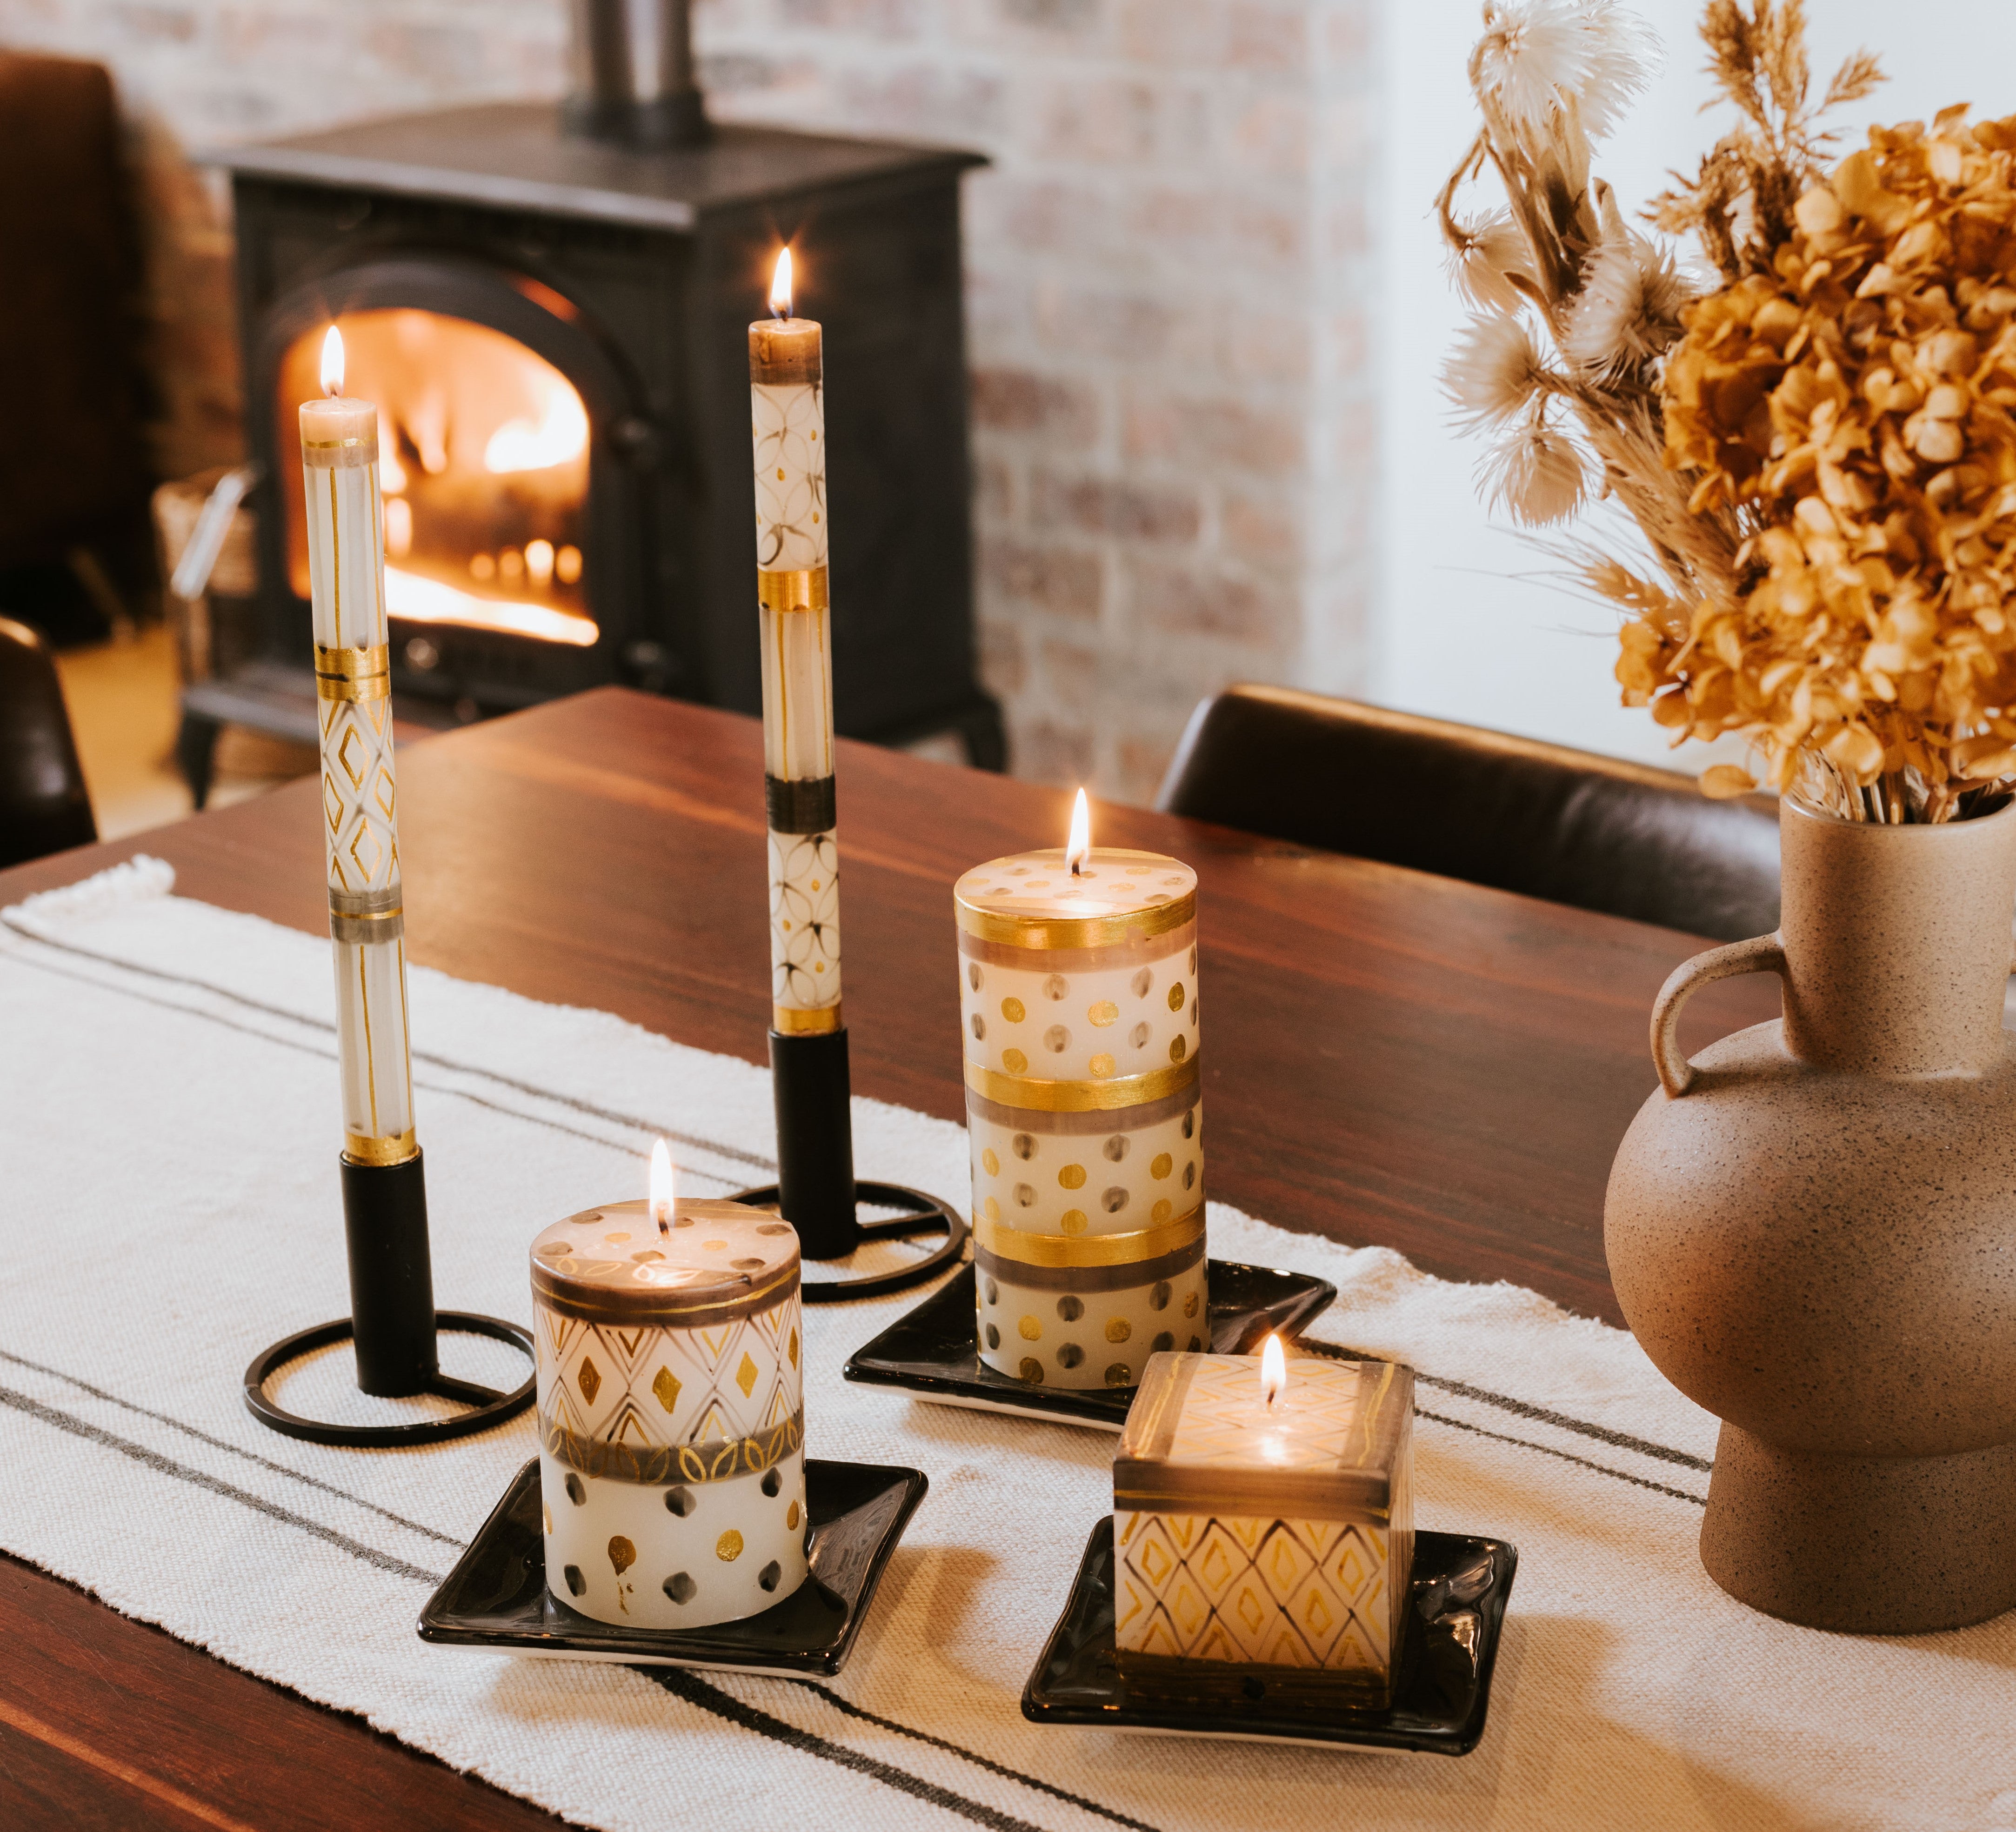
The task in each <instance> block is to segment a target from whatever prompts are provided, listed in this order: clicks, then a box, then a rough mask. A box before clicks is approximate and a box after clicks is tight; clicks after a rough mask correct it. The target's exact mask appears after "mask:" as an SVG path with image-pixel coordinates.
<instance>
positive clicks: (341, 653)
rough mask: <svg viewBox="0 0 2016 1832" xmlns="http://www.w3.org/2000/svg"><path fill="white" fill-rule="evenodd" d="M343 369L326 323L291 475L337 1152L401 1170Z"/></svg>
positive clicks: (382, 776)
mask: <svg viewBox="0 0 2016 1832" xmlns="http://www.w3.org/2000/svg"><path fill="white" fill-rule="evenodd" d="M342 365H343V354H342V340H341V338H340V336H339V334H338V333H337V331H336V329H335V328H334V327H333V326H332V327H331V328H330V331H329V340H328V342H327V344H326V346H325V347H324V351H323V357H322V385H323V387H325V388H326V389H328V390H329V393H330V394H331V395H332V396H333V397H334V398H332V399H329V400H325V401H304V403H303V404H302V405H301V473H302V478H303V481H304V484H305V485H306V488H307V508H308V577H309V581H310V595H311V599H312V603H313V607H314V622H315V685H316V692H317V694H318V696H319V699H318V706H319V714H320V724H321V728H322V842H323V844H322V856H323V858H324V861H325V862H326V866H327V869H328V880H329V935H330V938H331V941H332V943H333V948H334V952H335V959H336V1011H337V1046H338V1054H339V1058H340V1065H341V1071H340V1072H341V1078H342V1089H343V1129H344V1156H345V1157H347V1158H348V1159H349V1161H351V1163H352V1164H369V1165H382V1164H401V1163H403V1162H405V1161H406V1160H408V1159H409V1158H411V1157H413V1156H414V1155H415V1154H416V1153H417V1151H418V1150H419V1146H418V1144H417V1143H416V1139H415V1136H414V1128H413V1088H412V1067H411V1064H410V1062H409V1058H408V1052H407V1042H406V944H405V917H404V916H403V914H402V902H401V887H400V878H399V817H398V794H397V790H396V788H395V780H394V769H393V761H392V700H391V650H390V648H389V646H388V644H389V640H390V632H389V631H388V629H387V623H386V616H385V530H384V515H383V502H382V499H381V498H380V495H379V488H378V410H377V409H376V408H375V407H373V405H371V403H370V402H369V401H353V400H347V399H345V398H343V396H342V394H341V389H342V386H343V366H342Z"/></svg>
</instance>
